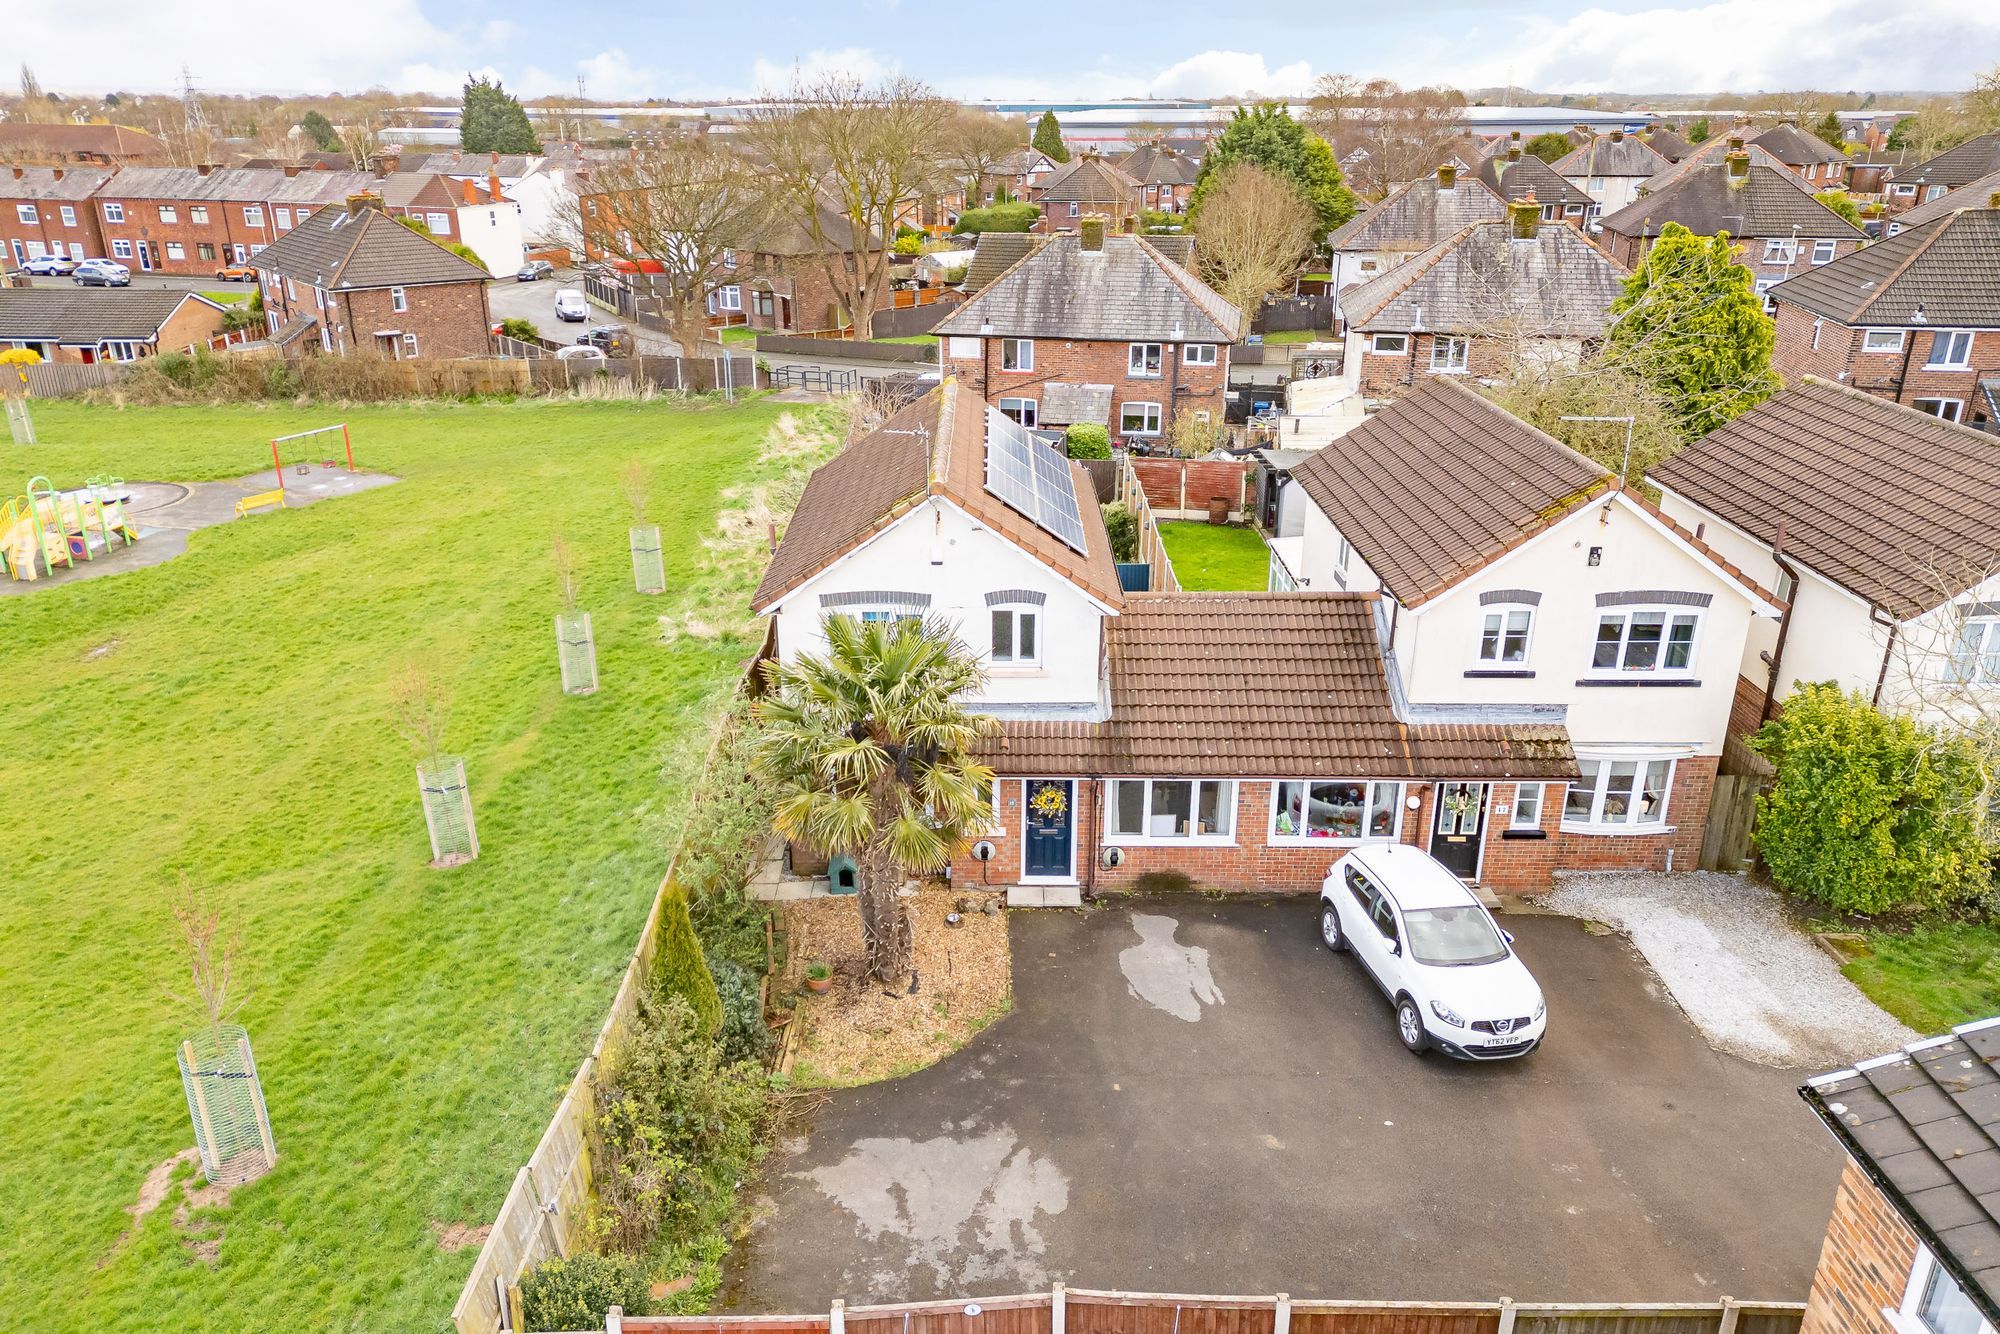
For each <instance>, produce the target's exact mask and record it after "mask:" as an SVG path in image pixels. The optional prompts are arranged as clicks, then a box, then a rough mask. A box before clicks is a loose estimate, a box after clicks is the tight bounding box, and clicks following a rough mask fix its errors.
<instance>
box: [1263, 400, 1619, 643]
mask: <svg viewBox="0 0 2000 1334" xmlns="http://www.w3.org/2000/svg"><path fill="white" fill-rule="evenodd" d="M1292 477H1293V480H1295V481H1297V482H1298V483H1299V484H1300V485H1301V486H1303V487H1304V488H1305V491H1306V494H1307V495H1308V496H1310V497H1311V498H1312V501H1313V503H1314V504H1316V505H1318V506H1319V507H1320V509H1321V510H1322V511H1323V512H1324V513H1325V514H1326V516H1327V518H1329V519H1331V520H1332V521H1333V525H1334V527H1336V528H1338V529H1339V530H1340V533H1341V536H1343V537H1345V538H1346V539H1347V540H1348V542H1349V543H1350V544H1352V545H1353V547H1354V550H1355V551H1356V552H1357V553H1358V554H1359V555H1360V557H1361V559H1362V560H1364V561H1366V562H1367V563H1368V566H1369V568H1370V569H1372V570H1374V571H1375V573H1376V574H1377V575H1378V576H1379V577H1380V578H1381V580H1382V582H1383V584H1384V585H1385V586H1386V587H1387V588H1388V589H1389V591H1390V592H1391V593H1392V594H1393V595H1395V597H1396V598H1397V600H1399V601H1400V602H1402V603H1403V605H1404V606H1412V607H1413V606H1416V605H1418V604H1419V603H1422V602H1425V601H1428V600H1429V599H1431V598H1433V597H1435V596H1437V595H1438V594H1440V593H1442V592H1444V591H1445V590H1446V589H1447V588H1450V587H1451V586H1452V585H1453V584H1456V583H1457V582H1458V581H1459V580H1460V579H1463V578H1464V577H1465V576H1466V575H1468V574H1470V573H1472V572H1473V571H1474V570H1477V569H1479V568H1480V567H1481V566H1483V565H1485V564H1487V563H1488V562H1490V561H1492V560H1493V559H1495V558H1496V557H1498V556H1500V555H1501V554H1503V553H1504V552H1506V551H1509V550H1511V549H1512V548H1513V547H1515V546H1516V545H1518V544H1519V543H1520V542H1521V540H1522V539H1523V538H1525V537H1527V536H1529V535H1531V534H1533V533H1535V532H1538V531H1540V530H1541V529H1543V528H1545V527H1547V526H1548V525H1549V524H1551V523H1553V522H1554V521H1555V520H1557V519H1559V518H1561V517H1562V516H1563V515H1565V514H1567V513H1568V512H1569V511H1570V510H1571V509H1572V508H1574V507H1575V506H1576V505H1578V504H1581V503H1583V501H1584V500H1585V499H1587V498H1588V497H1589V496H1591V495H1593V494H1595V493H1597V492H1599V491H1601V490H1603V489H1604V488H1605V487H1606V486H1607V485H1608V484H1609V483H1610V481H1611V474H1610V473H1608V472H1606V471H1605V470H1604V469H1603V468H1601V467H1599V466H1598V465H1597V464H1595V463H1593V462H1591V461H1590V460H1589V459H1587V458H1585V457H1584V456H1583V455H1581V454H1579V453H1577V452H1576V451H1575V450H1573V449H1571V448H1569V447H1568V446H1567V445H1564V444H1563V443H1562V442H1561V441H1558V440H1556V439H1555V438H1554V437H1552V436H1548V435H1544V434H1543V433H1542V432H1540V431H1538V430H1536V429H1535V428H1534V427H1532V426H1530V425H1528V424H1527V423H1526V422H1524V421H1522V420H1521V419H1520V418H1518V417H1515V416H1513V415H1512V414H1510V413H1508V412H1505V411H1503V410H1502V409H1501V408H1499V407H1498V406H1496V405H1495V404H1493V403H1490V402H1488V401H1487V400H1486V399H1484V398H1482V397H1480V395H1478V394H1477V393H1475V392H1473V391H1472V390H1471V389H1468V388H1466V387H1465V386H1464V385H1462V384H1459V383H1458V382H1457V381H1455V380H1451V379H1431V380H1429V381H1427V382H1426V383H1424V384H1422V385H1420V386H1419V387H1418V388H1417V390H1416V392H1415V393H1412V394H1410V395H1408V396H1407V397H1405V398H1402V399H1399V400H1397V401H1396V402H1395V403H1393V404H1391V405H1390V406H1389V407H1387V408H1385V409H1383V410H1382V411H1381V412H1379V413H1377V414H1376V415H1375V416H1373V417H1370V418H1369V419H1368V420H1366V421H1364V422H1362V423H1361V424H1360V425H1359V426H1356V427H1355V428H1354V429H1353V430H1351V431H1349V432H1348V433H1347V434H1346V435H1345V436H1342V437H1341V440H1340V447H1339V448H1338V449H1329V450H1322V451H1321V452H1320V453H1318V454H1315V455H1314V456H1313V457H1312V458H1310V459H1308V460H1306V461H1305V462H1304V463H1302V464H1300V465H1299V466H1298V467H1296V468H1294V469H1292Z"/></svg>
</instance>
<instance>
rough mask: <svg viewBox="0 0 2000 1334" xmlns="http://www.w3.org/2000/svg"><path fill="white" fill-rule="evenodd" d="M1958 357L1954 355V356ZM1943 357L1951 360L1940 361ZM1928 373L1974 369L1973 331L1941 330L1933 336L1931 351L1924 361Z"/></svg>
mask: <svg viewBox="0 0 2000 1334" xmlns="http://www.w3.org/2000/svg"><path fill="white" fill-rule="evenodd" d="M1954 353H1955V354H1956V355H1953V354H1954ZM1941 356H1947V357H1950V358H1951V359H1950V360H1947V361H1940V360H1939V359H1938V358H1939V357H1941ZM1924 369H1925V370H1927V371H1963V370H1970V369H1972V330H1970V329H1939V330H1938V331H1937V332H1936V333H1934V334H1932V335H1931V350H1930V353H1929V355H1928V357H1927V359H1926V360H1925V361H1924Z"/></svg>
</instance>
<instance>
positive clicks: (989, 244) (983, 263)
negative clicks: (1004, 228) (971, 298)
mask: <svg viewBox="0 0 2000 1334" xmlns="http://www.w3.org/2000/svg"><path fill="white" fill-rule="evenodd" d="M1047 239H1048V237H1046V236H1044V235H1042V234H1040V233H1036V232H981V233H980V234H979V239H978V240H977V241H976V242H974V243H973V247H972V263H971V264H970V265H969V266H968V267H967V268H966V270H965V282H964V283H963V284H961V286H963V287H964V288H965V290H966V293H967V294H968V295H970V294H971V293H974V292H977V291H979V290H980V289H981V288H983V287H985V286H986V285H987V284H988V283H990V282H992V281H993V280H994V279H995V278H998V277H999V276H1000V275H1001V274H1003V273H1005V272H1006V271H1007V270H1008V269H1011V268H1013V267H1014V266H1015V265H1016V264H1019V263H1020V262H1021V261H1022V260H1024V259H1026V258H1027V257H1028V256H1029V254H1031V253H1032V252H1033V251H1034V249H1035V247H1036V246H1038V245H1040V244H1041V243H1042V242H1043V241H1046V240H1047Z"/></svg>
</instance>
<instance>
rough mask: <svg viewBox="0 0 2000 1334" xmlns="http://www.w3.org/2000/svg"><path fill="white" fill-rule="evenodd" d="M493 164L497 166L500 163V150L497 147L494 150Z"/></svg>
mask: <svg viewBox="0 0 2000 1334" xmlns="http://www.w3.org/2000/svg"><path fill="white" fill-rule="evenodd" d="M493 165H494V166H496V167H497V166H499V165H500V150H499V149H497V148H496V149H495V150H493Z"/></svg>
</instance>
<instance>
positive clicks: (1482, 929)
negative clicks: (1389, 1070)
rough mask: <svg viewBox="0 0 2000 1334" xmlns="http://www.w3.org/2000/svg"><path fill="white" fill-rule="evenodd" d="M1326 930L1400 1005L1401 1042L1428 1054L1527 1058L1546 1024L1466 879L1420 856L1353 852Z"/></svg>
mask: <svg viewBox="0 0 2000 1334" xmlns="http://www.w3.org/2000/svg"><path fill="white" fill-rule="evenodd" d="M1319 931H1320V939H1322V940H1324V941H1325V942H1326V947H1327V948H1328V949H1330V950H1333V951H1335V952H1336V953H1338V952H1340V951H1343V950H1352V951H1353V952H1354V954H1355V955H1356V956H1357V957H1358V958H1360V960H1361V962H1362V965H1363V966H1364V967H1365V968H1366V969H1367V970H1368V974H1369V976H1370V977H1372V978H1373V979H1374V981H1375V985H1377V986H1379V987H1381V988H1382V992H1383V994H1384V995H1386V996H1388V997H1389V999H1390V1000H1391V1001H1393V1002H1394V1003H1395V1006H1396V1036H1397V1037H1399V1038H1401V1039H1402V1040H1403V1045H1404V1046H1405V1047H1408V1048H1409V1049H1410V1050H1411V1051H1413V1052H1416V1053H1417V1054H1419V1055H1422V1054H1423V1053H1424V1052H1425V1051H1427V1050H1429V1049H1430V1048H1432V1047H1436V1048H1438V1049H1439V1050H1440V1051H1443V1052H1445V1053H1447V1054H1449V1055H1452V1056H1456V1057H1459V1058H1461V1059H1463V1060H1475V1061H1492V1060H1501V1059H1504V1058H1506V1057H1509V1056H1526V1055H1527V1054H1528V1053H1529V1052H1531V1051H1533V1050H1534V1049H1535V1048H1536V1047H1538V1046H1540V1045H1541V1041H1542V1033H1543V1031H1544V1029H1545V1028H1546V1026H1547V1023H1548V1018H1547V1015H1548V1010H1547V1007H1546V1006H1545V1004H1544V1003H1543V1000H1542V989H1541V988H1540V987H1538V986H1536V985H1535V979H1534V978H1533V977H1532V976H1530V975H1529V973H1528V970H1527V968H1526V966H1524V965H1523V964H1522V963H1521V960H1520V959H1519V958H1518V957H1516V956H1515V954H1514V949H1513V943H1514V938H1513V937H1512V936H1510V935H1508V934H1507V933H1506V932H1505V931H1502V930H1501V929H1500V927H1499V925H1498V924H1497V923H1496V922H1494V920H1493V918H1492V916H1491V915H1489V914H1488V913H1487V911H1486V909H1485V907H1484V906H1482V905H1481V904H1480V902H1479V900H1478V898H1477V897H1475V896H1474V895H1473V893H1472V891H1471V890H1469V889H1467V888H1466V887H1465V885H1464V884H1463V882H1461V881H1460V880H1459V878H1458V877H1457V876H1455V875H1453V874H1452V873H1451V872H1450V871H1448V870H1446V869H1445V868H1444V866H1443V865H1441V864H1440V863H1439V862H1438V861H1437V859H1436V858H1434V857H1432V856H1430V854H1428V853H1426V852H1425V851H1424V850H1423V849H1421V848H1413V847H1411V846H1409V845H1408V844H1405V843H1379V844H1370V845H1368V846H1365V847H1359V848H1356V849H1355V850H1354V851H1352V852H1350V853H1348V854H1347V855H1346V856H1345V857H1342V858H1341V859H1340V860H1339V861H1337V862H1335V863H1334V864H1333V866H1332V867H1331V868H1330V869H1329V870H1328V871H1327V876H1326V880H1325V881H1324V882H1323V883H1322V884H1321V885H1320V890H1319Z"/></svg>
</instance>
